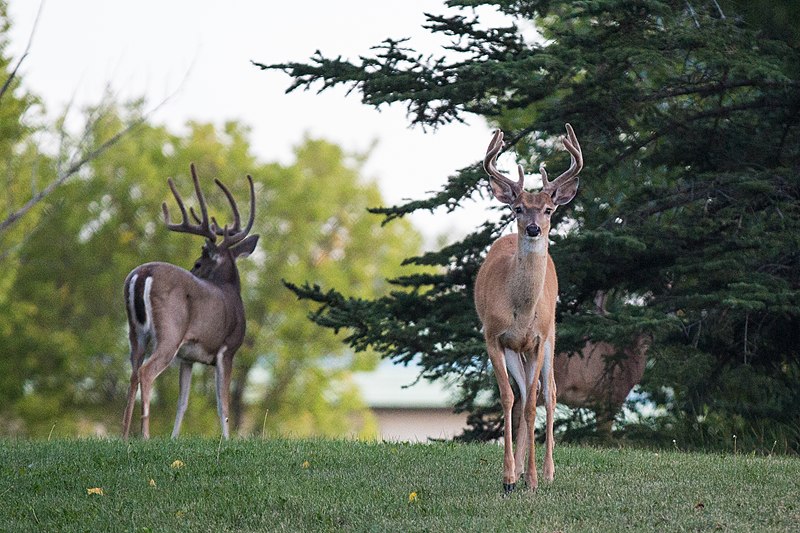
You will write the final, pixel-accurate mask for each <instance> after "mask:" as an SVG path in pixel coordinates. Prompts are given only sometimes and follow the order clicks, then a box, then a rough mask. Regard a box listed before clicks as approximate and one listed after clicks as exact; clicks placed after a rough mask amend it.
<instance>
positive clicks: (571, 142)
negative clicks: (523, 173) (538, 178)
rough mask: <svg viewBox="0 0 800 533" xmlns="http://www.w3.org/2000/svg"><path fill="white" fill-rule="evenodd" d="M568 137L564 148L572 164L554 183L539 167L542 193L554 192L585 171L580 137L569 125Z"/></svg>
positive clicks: (567, 125) (565, 139)
mask: <svg viewBox="0 0 800 533" xmlns="http://www.w3.org/2000/svg"><path fill="white" fill-rule="evenodd" d="M566 129H567V136H566V137H565V138H564V148H566V150H567V151H568V152H569V155H570V164H569V168H568V169H567V170H565V171H564V172H563V173H562V174H561V175H560V176H559V177H557V178H556V179H554V180H553V181H548V180H547V172H545V171H544V168H543V167H539V170H540V171H541V172H542V191H544V192H552V191H554V190H556V189H558V187H560V186H561V185H562V184H564V183H565V182H567V181H569V180H571V179H572V178H574V177H575V176H577V175H578V173H579V172H580V171H581V169H583V152H581V145H580V143H579V142H578V137H577V136H576V135H575V130H573V129H572V126H571V125H570V124H569V123H567V124H566Z"/></svg>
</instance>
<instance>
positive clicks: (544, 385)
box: [474, 124, 583, 495]
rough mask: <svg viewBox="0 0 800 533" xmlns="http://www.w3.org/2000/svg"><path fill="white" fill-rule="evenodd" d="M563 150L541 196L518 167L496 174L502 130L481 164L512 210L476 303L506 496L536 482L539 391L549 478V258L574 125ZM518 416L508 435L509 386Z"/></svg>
mask: <svg viewBox="0 0 800 533" xmlns="http://www.w3.org/2000/svg"><path fill="white" fill-rule="evenodd" d="M566 130H567V136H566V137H565V138H564V140H563V144H564V148H565V149H566V150H567V151H568V152H569V153H570V160H571V161H570V166H569V168H568V169H567V170H566V171H564V172H563V173H562V174H561V175H560V176H558V177H557V178H556V179H554V180H553V181H549V180H548V176H547V172H546V170H545V168H544V164H542V165H541V166H540V168H539V171H540V173H541V176H542V188H541V190H540V191H539V192H528V191H526V190H524V189H523V185H524V182H525V174H524V172H523V169H522V166H521V165H518V167H517V168H518V172H519V179H518V180H517V181H514V180H512V179H510V178H508V177H507V176H505V175H504V174H502V173H501V172H499V171H498V170H497V166H496V165H497V156H498V154H499V153H500V150H501V149H502V148H503V132H502V131H501V130H497V131H496V132H495V133H494V135H493V137H492V140H491V142H490V143H489V147H488V149H487V151H486V156H485V157H484V160H483V168H484V170H485V171H486V173H487V174H488V176H489V185H490V188H491V191H492V194H493V195H494V197H495V199H497V200H498V201H500V202H502V203H504V204H506V205H508V206H509V207H511V211H512V216H513V217H514V218H515V219H516V227H517V232H516V233H512V234H509V235H505V236H502V237H500V238H498V239H497V240H496V241H495V242H494V243H493V244H492V245H491V247H490V248H489V251H488V252H487V254H486V257H485V259H484V261H483V264H482V265H481V267H480V269H479V270H478V274H477V276H476V278H475V286H474V298H475V309H476V311H477V313H478V318H479V319H480V321H481V324H482V325H483V336H484V340H485V341H486V351H487V353H488V356H489V360H490V362H491V364H492V368H493V371H494V375H495V379H496V380H497V386H498V389H499V392H500V403H501V406H502V409H503V419H504V421H503V430H504V435H503V491H504V493H505V494H506V495H508V494H509V493H511V492H512V491H513V490H514V489H515V486H516V483H517V481H518V480H519V479H520V478H521V477H522V475H523V462H524V461H525V456H526V452H527V468H525V469H524V476H525V482H526V483H527V485H528V487H529V488H530V489H531V490H536V489H537V488H538V485H539V481H538V473H537V471H536V454H535V442H536V441H535V438H534V427H535V422H536V399H537V397H538V394H539V384H540V378H541V392H542V394H543V397H544V403H545V412H546V420H545V428H546V429H545V431H546V448H545V457H544V464H543V475H544V479H545V480H546V481H548V482H549V481H552V480H553V478H554V474H555V466H554V464H553V416H554V411H555V406H556V384H555V379H554V375H553V355H554V353H555V333H556V328H555V310H556V298H557V297H558V278H557V276H556V268H555V265H554V263H553V260H552V258H551V257H550V254H549V251H548V250H549V237H548V234H549V232H550V220H551V216H552V214H553V212H554V211H555V210H556V208H557V207H558V206H561V205H566V204H568V203H569V202H570V201H572V199H573V198H574V197H575V194H576V193H577V191H578V173H579V172H580V171H581V169H582V168H583V155H582V152H581V147H580V144H579V143H578V138H577V137H576V136H575V132H574V130H573V129H572V126H571V125H569V124H566ZM511 380H513V382H514V384H515V385H516V386H517V390H518V393H519V398H518V401H519V403H520V405H521V406H522V408H523V414H524V416H521V417H520V420H519V425H518V426H517V435H516V442H514V438H513V431H512V425H513V417H512V409H513V407H514V403H515V395H514V390H513V388H512V382H511Z"/></svg>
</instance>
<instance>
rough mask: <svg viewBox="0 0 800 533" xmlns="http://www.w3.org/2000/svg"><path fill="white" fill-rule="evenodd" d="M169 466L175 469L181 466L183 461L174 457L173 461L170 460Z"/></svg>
mask: <svg viewBox="0 0 800 533" xmlns="http://www.w3.org/2000/svg"><path fill="white" fill-rule="evenodd" d="M169 466H170V467H172V468H174V469H175V470H177V469H179V468H183V466H184V463H183V461H181V460H180V459H175V460H174V461H172V464H171V465H169Z"/></svg>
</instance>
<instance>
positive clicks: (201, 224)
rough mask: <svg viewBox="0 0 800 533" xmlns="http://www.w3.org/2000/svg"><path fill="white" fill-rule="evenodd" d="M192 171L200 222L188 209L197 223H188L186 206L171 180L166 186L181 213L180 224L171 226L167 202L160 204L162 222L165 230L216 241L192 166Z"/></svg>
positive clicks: (192, 210) (190, 209)
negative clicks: (198, 204)
mask: <svg viewBox="0 0 800 533" xmlns="http://www.w3.org/2000/svg"><path fill="white" fill-rule="evenodd" d="M191 171H192V179H193V180H194V189H195V192H196V193H197V199H198V201H199V202H200V212H201V213H202V215H203V218H202V220H200V219H199V218H198V217H197V214H196V213H195V212H194V209H192V208H189V213H191V216H192V217H194V219H195V220H196V221H197V222H198V224H191V223H190V222H189V215H188V213H187V212H186V206H185V205H184V203H183V199H182V198H181V195H180V193H179V192H178V188H177V187H175V182H174V181H172V178H167V184H168V185H169V188H170V190H171V191H172V196H174V197H175V202H176V203H177V204H178V209H180V211H181V223H180V224H173V223H171V221H170V216H169V208H167V202H163V203H162V204H161V211H162V212H163V213H164V222H165V223H166V225H167V229H169V230H171V231H176V232H179V233H190V234H192V235H200V236H201V237H205V238H207V239H209V240H211V241H214V240H216V238H217V236H216V234H215V233H214V232H213V231H212V230H211V228H210V227H209V224H208V210H207V209H206V202H205V198H203V192H202V191H201V190H200V181H199V180H198V178H197V172H196V171H195V168H194V164H192V165H191Z"/></svg>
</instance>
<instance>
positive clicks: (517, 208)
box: [514, 206, 522, 214]
mask: <svg viewBox="0 0 800 533" xmlns="http://www.w3.org/2000/svg"><path fill="white" fill-rule="evenodd" d="M514 212H515V213H516V214H520V213H522V208H521V207H520V206H517V207H515V208H514Z"/></svg>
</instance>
